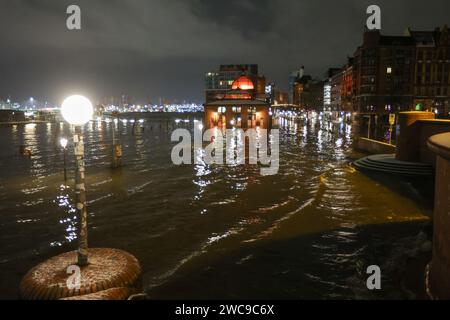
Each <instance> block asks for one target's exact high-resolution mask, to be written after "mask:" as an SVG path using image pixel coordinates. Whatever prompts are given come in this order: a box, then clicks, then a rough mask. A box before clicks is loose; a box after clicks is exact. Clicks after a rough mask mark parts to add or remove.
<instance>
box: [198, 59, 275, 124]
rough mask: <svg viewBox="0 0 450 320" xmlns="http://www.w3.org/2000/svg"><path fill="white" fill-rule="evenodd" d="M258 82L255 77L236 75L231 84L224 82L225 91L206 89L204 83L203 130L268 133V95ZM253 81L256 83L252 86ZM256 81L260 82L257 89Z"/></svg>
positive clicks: (269, 113)
mask: <svg viewBox="0 0 450 320" xmlns="http://www.w3.org/2000/svg"><path fill="white" fill-rule="evenodd" d="M221 70H223V69H222V67H221ZM227 76H228V75H227ZM262 79H264V77H260V76H258V75H257V74H253V76H247V75H244V74H243V73H242V72H240V74H239V75H238V76H237V77H236V78H235V79H234V80H233V81H232V82H231V83H230V82H227V83H229V85H228V84H227V89H219V90H217V91H216V90H215V89H210V86H209V84H208V83H207V86H206V102H205V104H204V109H205V117H204V124H205V128H206V129H211V128H215V127H217V128H222V129H231V128H242V129H248V128H256V127H259V128H262V129H270V128H271V124H272V112H271V106H270V102H269V95H266V94H265V86H263V87H262V88H261V87H260V86H261V84H262V83H264V84H265V81H262ZM254 80H256V81H257V82H256V84H255V82H254ZM227 81H228V80H227ZM258 81H260V82H261V83H260V84H259V85H258ZM219 85H220V83H219Z"/></svg>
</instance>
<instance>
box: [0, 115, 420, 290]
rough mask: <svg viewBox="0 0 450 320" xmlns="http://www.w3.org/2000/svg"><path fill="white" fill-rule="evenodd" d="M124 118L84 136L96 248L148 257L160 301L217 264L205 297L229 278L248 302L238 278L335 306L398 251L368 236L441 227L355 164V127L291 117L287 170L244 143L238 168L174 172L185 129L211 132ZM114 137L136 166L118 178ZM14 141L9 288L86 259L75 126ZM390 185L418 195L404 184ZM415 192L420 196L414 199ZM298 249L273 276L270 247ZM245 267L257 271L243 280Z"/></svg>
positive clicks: (182, 123)
mask: <svg viewBox="0 0 450 320" xmlns="http://www.w3.org/2000/svg"><path fill="white" fill-rule="evenodd" d="M122 120H125V119H122ZM122 120H120V121H119V120H118V119H114V120H108V121H102V122H99V121H94V122H93V123H91V124H90V125H87V126H86V127H85V128H84V134H85V138H86V164H87V176H86V177H87V189H88V191H87V196H88V208H89V213H90V216H89V228H90V243H91V244H92V245H94V246H98V247H117V248H123V249H125V250H127V251H130V252H132V253H133V254H135V255H136V256H137V257H138V258H139V259H140V261H141V262H142V265H143V267H144V275H145V277H144V278H145V283H144V284H145V287H146V288H147V289H148V290H149V291H153V290H155V293H154V296H156V297H163V296H164V294H163V291H164V290H165V291H164V292H166V293H167V295H172V296H173V295H175V294H176V291H175V290H172V289H170V283H171V282H173V283H176V280H177V279H180V278H182V279H183V278H190V277H191V276H186V274H188V275H189V274H191V275H192V274H198V271H199V270H206V269H208V268H209V267H210V266H216V269H214V268H213V269H208V270H210V272H211V274H210V275H209V276H204V277H203V278H200V279H196V280H197V281H198V283H199V286H200V288H197V287H195V288H196V289H195V290H198V291H199V292H200V291H201V290H202V288H201V287H202V286H203V287H207V285H208V283H209V281H211V279H216V281H217V287H225V285H224V284H225V283H224V281H228V283H227V287H228V288H229V290H230V292H235V291H234V289H236V288H237V287H239V284H238V283H236V281H234V282H233V281H230V280H222V279H229V278H226V276H225V275H226V274H227V272H234V274H233V276H234V277H235V278H236V279H238V278H239V275H240V274H251V275H252V276H255V277H260V279H266V280H267V279H269V278H270V279H272V278H273V279H276V280H277V281H275V280H274V283H271V284H270V286H269V287H267V289H261V290H260V292H261V294H263V293H265V294H268V295H270V292H272V293H273V292H274V293H276V294H277V295H278V296H281V297H282V296H283V293H282V291H283V290H284V289H283V288H289V290H292V291H291V295H289V296H288V297H289V298H292V297H294V298H295V297H304V296H307V294H308V292H309V293H310V292H311V291H313V290H315V289H314V288H316V287H317V291H318V292H320V293H321V294H322V295H323V296H326V295H328V294H330V295H331V294H334V295H335V296H337V297H341V298H348V297H351V294H350V293H349V292H348V291H345V290H344V291H342V290H343V289H342V288H344V287H345V288H351V287H352V285H351V281H350V282H349V283H350V284H349V283H347V282H345V281H344V280H342V279H339V278H336V277H337V276H336V275H339V274H342V272H345V273H346V274H348V275H349V277H351V276H353V275H354V273H355V265H357V264H358V263H359V262H358V261H366V260H368V257H367V255H368V254H370V252H371V250H373V249H374V248H375V247H377V246H383V245H391V244H390V243H391V242H392V239H393V235H395V234H396V232H395V231H393V232H392V234H393V235H390V234H384V233H383V232H384V231H383V229H381V230H379V232H380V233H379V234H378V236H377V237H376V238H370V239H371V241H369V242H368V241H362V239H364V237H366V236H362V231H361V229H360V228H361V227H362V226H371V225H377V224H393V223H395V222H398V223H400V222H405V221H415V220H426V219H427V217H426V214H427V213H428V211H427V210H428V209H424V207H423V206H421V205H418V203H419V202H420V199H417V201H416V200H414V201H413V200H411V198H405V197H403V196H401V195H400V194H399V193H396V192H393V191H392V190H391V189H388V188H387V187H385V186H384V185H382V184H378V183H374V181H373V180H371V179H369V178H368V177H366V176H365V175H362V174H360V173H359V172H357V171H354V170H353V169H351V167H349V162H350V161H351V159H353V158H355V157H357V156H359V154H357V153H355V151H354V150H353V149H352V144H353V134H352V130H353V128H352V126H351V125H348V124H345V123H342V124H335V125H333V124H332V123H330V122H328V121H326V120H324V119H322V120H321V119H319V118H316V119H310V120H309V121H308V120H307V119H296V120H295V119H279V126H280V129H281V133H280V141H281V144H280V171H279V173H278V174H277V175H275V176H268V177H263V176H261V174H260V170H259V169H260V168H259V167H258V166H253V165H248V164H246V165H238V163H239V162H238V155H237V153H236V149H237V147H239V146H242V145H243V144H244V143H245V139H244V138H243V137H242V136H240V135H237V137H236V138H235V139H234V140H233V141H232V142H231V144H230V145H228V144H227V145H226V146H225V148H226V152H225V154H226V160H227V161H230V163H232V164H233V165H231V166H227V165H207V164H206V163H205V162H204V159H203V157H204V156H205V154H204V151H201V150H200V148H194V149H193V150H192V151H193V153H194V156H195V158H193V160H196V163H195V164H194V165H191V166H189V165H187V166H174V165H173V164H172V162H171V159H170V154H171V149H172V147H173V143H171V141H170V136H171V133H172V132H171V126H173V127H183V128H189V129H190V130H191V131H193V129H194V126H195V127H198V125H199V122H194V121H193V118H192V117H191V118H190V119H185V118H182V117H181V116H177V117H176V118H175V117H173V118H161V119H156V118H147V119H146V120H145V122H142V121H140V120H137V121H136V120H135V123H131V122H130V120H131V119H128V120H127V121H122ZM169 124H170V125H169ZM333 126H334V127H333ZM113 128H114V131H115V132H116V134H117V137H118V138H120V141H121V142H122V145H123V151H124V158H123V160H124V166H123V167H122V168H121V169H118V170H112V169H111V144H112V140H113V138H112V134H113ZM140 128H141V129H140ZM330 128H331V129H330ZM0 131H1V132H0V137H2V140H1V141H0V144H1V147H2V153H1V154H0V162H1V168H0V170H1V174H0V200H1V202H0V212H1V214H0V228H1V236H0V237H1V241H2V259H1V260H0V263H1V265H0V267H2V270H3V268H5V269H7V270H11V272H9V273H8V272H4V273H2V275H1V276H0V277H2V278H0V280H2V279H3V278H6V277H12V278H16V280H17V281H16V282H17V283H18V282H19V280H20V276H21V275H20V274H17V272H15V271H14V270H17V268H20V267H21V268H29V267H32V264H33V263H34V262H35V261H38V260H42V259H43V258H44V257H47V256H49V255H50V254H53V253H55V251H53V250H59V251H58V252H64V251H68V250H73V249H75V248H76V241H75V240H76V227H77V221H76V215H75V211H74V207H73V201H72V198H73V197H74V195H73V190H72V189H71V188H70V187H67V186H61V183H62V181H63V158H62V153H61V150H60V148H55V143H57V142H58V140H59V137H60V136H66V137H71V131H70V128H69V126H66V125H61V124H56V125H51V126H50V127H49V126H48V125H47V124H40V125H27V126H2V127H0ZM215 136H216V137H217V136H218V134H216V135H215ZM272 138H273V137H271V138H270V139H272ZM20 145H25V146H26V147H27V148H30V149H31V150H32V152H33V155H32V157H31V159H24V158H23V157H18V156H17V150H18V149H19V146H20ZM69 145H70V143H69ZM225 154H224V156H225ZM67 158H68V159H71V160H70V161H69V164H68V166H69V181H68V183H67V184H68V185H69V186H73V183H74V182H73V166H74V163H73V150H72V148H70V147H69V148H68V157H67ZM247 160H248V159H247ZM389 185H390V188H410V187H411V186H410V185H408V186H405V185H401V184H398V183H396V182H395V181H390V182H389ZM408 190H409V189H408ZM408 193H409V194H410V195H414V194H416V192H415V191H414V190H412V189H411V190H410V191H409V192H408ZM297 238H301V241H299V242H298V243H297V242H296V243H295V246H288V248H289V249H286V251H284V249H283V248H284V247H283V248H279V247H277V246H274V248H275V249H273V251H270V252H269V253H270V254H269V256H268V257H267V259H268V260H267V265H266V264H265V262H264V260H263V261H262V260H261V257H266V254H268V253H267V251H264V250H263V252H261V251H259V249H258V250H257V248H256V246H261V247H263V248H264V247H268V246H270V245H274V244H275V243H278V242H280V241H285V240H286V241H288V240H289V239H297ZM58 248H59V249H58ZM244 251H245V252H244ZM272 253H273V254H274V255H275V253H278V254H279V255H278V256H277V255H275V256H271V254H272ZM224 257H228V258H229V259H230V264H229V265H228V264H226V263H224V265H226V266H227V269H226V270H225V271H224V273H225V275H224V274H220V275H218V274H216V273H214V272H215V271H214V270H218V269H219V268H220V266H218V265H215V262H216V261H219V258H224ZM303 257H305V258H303ZM380 259H383V257H381V256H380ZM221 262H222V261H221ZM269 262H270V263H269ZM255 263H256V265H255ZM219 265H220V263H219ZM233 266H239V267H242V268H246V267H247V266H248V267H249V268H250V267H251V270H252V271H251V272H250V273H246V271H247V269H245V272H244V271H243V269H237V270H235V271H233V270H234V269H233V268H234V267H233ZM260 266H264V268H265V269H264V268H262V267H261V268H260ZM220 270H222V269H220ZM227 270H228V271H227ZM287 270H290V271H287ZM294 270H298V271H297V272H295V271H294ZM337 270H339V272H337ZM300 271H301V273H300ZM286 272H287V273H286ZM265 273H266V274H265ZM267 274H271V275H273V276H271V277H272V278H271V277H267ZM289 274H295V277H294V276H293V278H289V280H290V282H289V283H291V284H289V283H284V282H282V281H283V279H284V278H283V277H288V276H287V275H289ZM184 275H185V276H184ZM335 276H336V277H335ZM302 279H303V280H302ZM241 281H245V279H241ZM267 281H269V280H267ZM302 281H304V282H302ZM0 282H1V281H0ZM276 282H279V283H283V284H282V285H281V284H278V285H277V283H276ZM344 282H345V283H344ZM298 283H301V286H299V285H298ZM293 284H297V285H296V286H294V285H293ZM158 286H161V287H160V288H161V290H162V291H157V288H158ZM166 286H167V287H166ZM249 288H250V287H249ZM8 290H9V291H8ZM195 290H194V289H193V290H191V291H192V293H195ZM249 290H250V289H249ZM286 290H287V289H286ZM295 290H297V291H295ZM346 290H350V289H346ZM1 291H2V290H0V293H1ZM4 292H7V293H8V294H10V295H14V294H15V293H14V292H12V290H10V289H5V291H4ZM158 292H159V293H160V294H159V295H158ZM235 297H238V298H239V297H242V295H239V293H236V296H235Z"/></svg>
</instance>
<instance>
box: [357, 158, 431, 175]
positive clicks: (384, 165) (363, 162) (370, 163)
mask: <svg viewBox="0 0 450 320" xmlns="http://www.w3.org/2000/svg"><path fill="white" fill-rule="evenodd" d="M358 162H359V163H360V164H361V165H367V166H372V167H378V168H383V169H387V170H389V169H392V170H400V171H416V172H430V171H432V168H431V167H430V168H428V167H417V166H414V165H412V166H403V165H393V164H387V163H380V162H375V161H370V160H368V159H362V160H358Z"/></svg>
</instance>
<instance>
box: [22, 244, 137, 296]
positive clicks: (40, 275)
mask: <svg viewBox="0 0 450 320" xmlns="http://www.w3.org/2000/svg"><path fill="white" fill-rule="evenodd" d="M88 254H89V265H87V266H84V267H81V268H78V267H77V265H76V264H77V251H72V252H68V253H64V254H62V255H59V256H56V257H52V258H50V259H49V260H47V261H45V262H43V263H41V264H39V265H38V266H36V267H34V268H33V269H31V270H30V271H29V272H28V273H27V274H26V275H25V277H24V278H23V279H22V282H21V284H20V295H21V297H22V298H23V299H27V300H58V299H67V300H126V299H127V298H128V297H129V296H131V295H133V294H135V293H137V292H139V286H140V285H139V280H140V275H141V267H140V264H139V261H138V260H137V259H136V258H135V257H134V256H132V255H131V254H129V253H127V252H125V251H122V250H117V249H89V250H88ZM74 270H79V272H78V273H77V272H76V271H75V272H74Z"/></svg>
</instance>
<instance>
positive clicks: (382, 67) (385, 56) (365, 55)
mask: <svg viewBox="0 0 450 320" xmlns="http://www.w3.org/2000/svg"><path fill="white" fill-rule="evenodd" d="M414 53H415V45H414V41H413V39H412V38H411V37H403V36H401V37H397V36H383V35H381V34H380V32H379V31H378V30H375V31H366V32H365V33H364V41H363V44H362V46H360V47H359V48H358V49H357V50H356V52H355V55H354V63H353V81H354V99H353V103H354V107H355V110H356V111H357V112H358V113H360V114H382V113H391V112H398V111H404V110H410V109H411V106H412V103H413V95H412V89H413V76H414Z"/></svg>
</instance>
